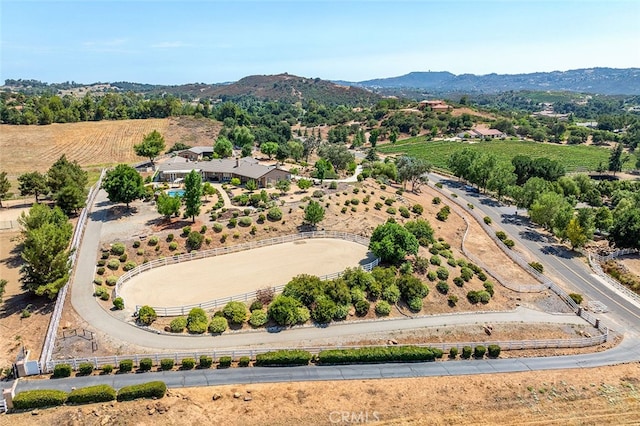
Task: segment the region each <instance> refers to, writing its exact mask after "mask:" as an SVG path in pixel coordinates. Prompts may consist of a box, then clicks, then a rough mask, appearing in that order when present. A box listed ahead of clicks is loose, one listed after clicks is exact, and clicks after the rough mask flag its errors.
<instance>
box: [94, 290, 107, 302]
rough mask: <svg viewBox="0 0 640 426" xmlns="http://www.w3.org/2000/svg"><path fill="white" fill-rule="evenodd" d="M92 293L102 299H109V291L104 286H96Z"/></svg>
mask: <svg viewBox="0 0 640 426" xmlns="http://www.w3.org/2000/svg"><path fill="white" fill-rule="evenodd" d="M93 295H94V296H96V297H99V298H100V299H102V300H109V291H108V290H107V289H106V288H104V287H98V288H96V289H95V291H94V292H93Z"/></svg>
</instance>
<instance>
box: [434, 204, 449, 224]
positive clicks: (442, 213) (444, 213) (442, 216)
mask: <svg viewBox="0 0 640 426" xmlns="http://www.w3.org/2000/svg"><path fill="white" fill-rule="evenodd" d="M450 213H451V209H450V208H449V206H444V207H443V208H441V209H440V210H439V211H438V213H436V219H438V220H439V221H441V222H444V221H446V220H447V219H448V218H449V214H450Z"/></svg>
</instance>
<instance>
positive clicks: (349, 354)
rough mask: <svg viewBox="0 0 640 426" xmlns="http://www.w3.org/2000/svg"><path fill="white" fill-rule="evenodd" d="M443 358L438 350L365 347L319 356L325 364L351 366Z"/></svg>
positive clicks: (415, 347) (403, 347)
mask: <svg viewBox="0 0 640 426" xmlns="http://www.w3.org/2000/svg"><path fill="white" fill-rule="evenodd" d="M441 357H442V351H441V350H440V349H436V348H430V347H419V346H387V347H364V348H357V349H330V350H324V351H321V352H320V353H319V354H318V361H320V362H321V363H323V364H351V363H372V362H397V361H434V360H435V359H436V358H441Z"/></svg>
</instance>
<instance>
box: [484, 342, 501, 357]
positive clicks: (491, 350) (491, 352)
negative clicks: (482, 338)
mask: <svg viewBox="0 0 640 426" xmlns="http://www.w3.org/2000/svg"><path fill="white" fill-rule="evenodd" d="M487 355H488V356H489V358H498V357H499V356H500V346H498V345H489V346H487Z"/></svg>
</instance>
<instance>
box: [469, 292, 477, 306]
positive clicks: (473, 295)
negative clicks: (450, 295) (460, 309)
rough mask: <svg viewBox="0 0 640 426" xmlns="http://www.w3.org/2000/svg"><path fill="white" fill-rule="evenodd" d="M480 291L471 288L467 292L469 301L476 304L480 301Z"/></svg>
mask: <svg viewBox="0 0 640 426" xmlns="http://www.w3.org/2000/svg"><path fill="white" fill-rule="evenodd" d="M478 293H479V292H478V291H475V290H471V291H469V292H468V293H467V300H468V301H469V303H472V304H474V305H475V304H476V303H478V302H479V301H480V296H479V295H478Z"/></svg>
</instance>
